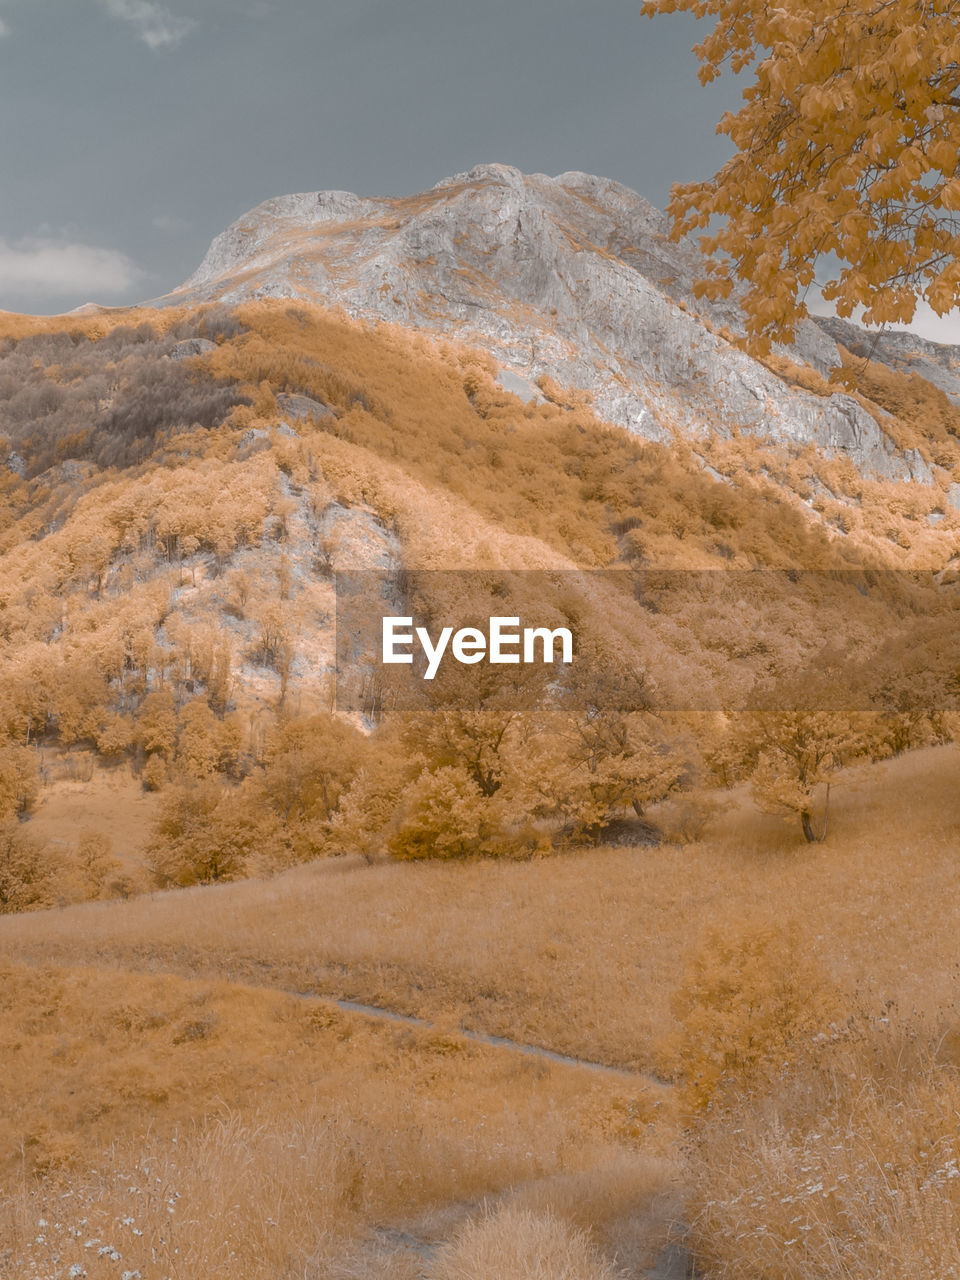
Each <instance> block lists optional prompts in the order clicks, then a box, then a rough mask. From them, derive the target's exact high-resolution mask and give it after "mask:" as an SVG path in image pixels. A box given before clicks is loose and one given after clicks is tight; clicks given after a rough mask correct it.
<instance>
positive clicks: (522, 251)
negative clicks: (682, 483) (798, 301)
mask: <svg viewBox="0 0 960 1280" xmlns="http://www.w3.org/2000/svg"><path fill="white" fill-rule="evenodd" d="M702 267H703V258H702V256H701V255H700V253H699V250H698V249H697V248H696V247H695V246H694V245H693V244H692V243H691V242H690V241H689V240H686V241H681V242H676V241H672V240H671V239H670V235H669V225H668V222H667V219H666V217H665V215H664V214H662V213H661V212H660V211H659V210H657V209H655V208H654V206H653V205H651V204H650V203H649V202H648V201H646V200H645V199H644V198H643V197H642V196H640V195H638V194H637V193H636V192H633V191H630V189H629V188H627V187H625V186H623V185H622V184H620V183H617V182H614V181H611V180H609V179H605V178H598V177H595V176H593V175H589V174H584V173H580V172H577V171H570V172H567V173H564V174H560V175H559V176H557V177H555V178H550V177H547V176H546V175H543V174H532V175H524V174H522V173H520V171H519V170H517V169H514V168H512V167H510V166H506V165H496V164H493V165H490V164H487V165H479V166H476V167H475V168H473V169H471V170H468V171H467V172H465V173H461V174H456V175H453V176H452V177H450V178H445V179H443V180H442V181H440V182H439V183H437V184H436V185H435V186H434V187H432V188H431V189H430V190H429V191H426V192H422V193H419V194H417V195H413V196H407V197H399V198H393V197H380V198H376V199H367V198H363V197H360V196H356V195H354V194H352V193H350V192H343V191H325V192H324V191H321V192H303V193H298V194H295V195H289V196H281V197H276V198H274V199H272V200H268V201H265V202H264V203H262V204H260V205H258V206H257V207H256V208H255V209H253V210H251V211H250V212H249V213H247V214H245V215H243V217H241V218H240V219H238V220H237V221H236V222H234V223H233V224H232V225H231V226H230V227H228V228H227V229H226V230H225V231H224V232H222V233H221V234H220V235H219V236H217V237H216V238H215V239H214V241H213V242H212V244H211V247H210V249H209V250H208V252H207V254H206V256H205V258H204V260H203V262H202V263H201V264H200V266H199V267H198V268H197V270H196V271H195V272H194V273H193V275H192V276H191V277H190V278H189V279H188V280H187V281H186V282H185V284H184V285H183V286H181V287H180V288H179V289H177V290H175V291H174V292H173V293H171V294H169V295H166V296H165V297H164V298H163V299H159V300H156V301H157V302H161V303H166V304H170V303H178V304H182V303H203V302H212V301H222V302H224V303H226V304H229V305H233V304H236V303H238V302H242V301H248V300H255V299H263V298H283V297H289V298H290V299H291V300H302V301H309V302H312V303H318V304H320V305H323V306H328V307H335V308H336V307H339V308H342V309H343V310H344V311H346V312H347V313H348V314H349V315H351V316H353V317H355V318H358V319H363V320H367V321H371V322H388V323H396V324H400V325H403V326H405V327H410V328H415V329H425V330H428V331H430V332H433V333H435V334H437V335H440V336H445V337H455V338H457V339H460V340H462V341H464V342H467V343H470V344H472V345H477V346H481V347H483V348H485V349H486V350H487V351H489V352H490V353H491V354H492V355H493V356H494V357H495V358H496V359H497V360H498V362H499V363H500V364H501V365H502V367H503V369H504V370H506V371H507V372H508V373H511V374H513V375H516V376H517V377H519V378H522V379H523V380H524V381H525V382H526V383H529V384H533V383H536V382H537V381H539V380H540V379H542V378H544V377H547V378H550V379H553V380H554V381H556V382H558V383H560V384H561V385H562V386H566V387H574V388H580V389H582V390H585V391H587V392H589V393H590V396H591V398H592V402H593V405H594V408H595V410H596V412H597V413H598V414H599V416H600V417H602V418H604V419H605V420H607V421H609V422H612V423H615V424H617V425H619V426H622V427H626V428H627V429H628V430H630V431H631V432H634V433H635V434H638V435H641V436H644V437H645V438H648V439H651V440H660V441H665V440H669V439H671V438H672V437H673V436H674V435H675V434H676V433H677V432H679V433H681V434H682V435H684V436H686V437H690V438H693V439H696V438H697V437H702V436H704V435H710V434H719V435H721V436H729V435H732V434H738V433H741V432H742V433H746V434H752V435H756V436H760V437H766V438H769V439H771V440H774V441H778V442H780V443H783V444H785V445H787V446H788V447H793V448H798V449H799V448H803V447H804V446H806V445H809V444H813V445H815V446H816V447H817V448H818V449H820V450H822V451H824V452H825V453H827V454H828V455H835V456H847V457H850V458H851V460H852V461H853V462H854V464H855V465H856V466H857V468H858V469H860V470H862V471H864V472H866V473H867V474H872V475H876V476H879V477H883V478H886V479H902V480H911V479H912V480H919V481H920V482H922V483H929V482H930V481H931V479H932V478H933V472H932V470H931V467H930V464H929V461H927V460H925V459H923V458H922V457H921V456H920V455H919V454H918V453H917V452H916V451H915V450H909V449H907V450H902V449H898V448H897V446H896V444H895V443H894V440H893V438H892V437H891V435H890V434H889V433H888V432H887V431H886V430H885V429H884V425H883V421H882V418H880V419H879V420H878V417H877V416H876V415H875V414H873V413H871V412H869V411H868V410H867V409H865V408H864V406H863V405H862V404H860V403H859V402H858V400H857V399H856V398H855V397H853V396H851V395H848V394H846V392H845V391H843V390H839V389H832V388H831V389H828V394H822V393H821V394H814V393H812V392H811V391H810V390H808V389H805V388H803V387H798V386H796V385H789V384H788V383H787V382H785V380H784V379H783V378H782V377H781V376H779V375H778V374H777V373H776V372H774V371H773V370H772V369H770V368H769V367H767V366H765V365H764V364H762V363H760V362H758V361H757V360H755V359H754V358H753V357H752V356H751V355H749V354H747V352H746V351H744V350H742V349H741V348H740V346H739V345H738V342H740V341H742V338H743V327H742V321H741V317H740V313H739V309H738V307H737V304H736V299H735V298H733V299H730V300H726V301H720V302H710V301H707V300H704V299H698V298H696V296H695V293H694V282H695V280H696V279H697V277H698V275H700V274H702ZM855 332H858V333H862V331H857V330H855ZM836 343H837V334H835V333H834V332H833V331H832V330H831V329H830V328H829V326H826V325H821V324H819V323H815V322H814V321H812V320H811V321H807V322H804V324H802V325H801V326H800V329H799V330H798V334H797V338H796V341H795V343H794V344H793V346H792V347H789V348H779V349H778V350H777V354H778V355H779V356H780V358H781V359H787V360H788V361H790V362H791V363H793V364H797V365H799V366H801V367H808V368H809V369H811V370H812V371H813V372H814V373H815V374H819V375H820V376H821V377H823V376H824V375H826V374H827V373H828V372H829V370H830V368H831V367H833V366H835V365H837V363H838V354H837V346H836ZM942 374H943V370H941V375H942ZM946 378H947V382H948V384H949V386H952V387H954V389H955V391H956V392H958V393H960V379H951V377H950V374H949V371H947V373H946ZM940 382H941V383H942V382H943V376H941V378H940Z"/></svg>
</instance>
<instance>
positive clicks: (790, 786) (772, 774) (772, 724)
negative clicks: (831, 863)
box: [740, 711, 866, 844]
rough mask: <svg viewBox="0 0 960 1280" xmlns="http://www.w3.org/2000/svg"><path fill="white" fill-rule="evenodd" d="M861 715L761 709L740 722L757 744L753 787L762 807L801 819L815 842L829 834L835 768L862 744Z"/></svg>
mask: <svg viewBox="0 0 960 1280" xmlns="http://www.w3.org/2000/svg"><path fill="white" fill-rule="evenodd" d="M862 718H863V717H857V716H853V715H851V714H850V713H846V712H839V711H777V712H761V713H758V714H754V715H751V716H749V717H747V718H746V721H745V722H744V723H742V724H741V726H740V733H741V734H743V735H745V737H746V738H747V740H748V742H749V744H750V746H751V748H752V753H753V771H752V774H751V777H750V788H751V791H752V792H753V797H754V799H755V800H756V802H757V804H758V806H759V807H760V808H761V809H763V810H764V812H766V813H778V814H781V815H783V816H784V817H787V818H790V819H791V820H792V819H799V821H800V827H801V829H802V831H803V837H804V839H805V840H806V841H807V842H808V843H810V844H813V843H815V842H818V841H822V840H824V839H825V838H826V833H827V816H828V812H829V810H828V807H827V806H828V805H829V796H830V785H831V781H832V779H833V777H834V775H835V773H836V772H837V770H838V769H839V768H840V767H841V766H842V765H843V764H844V762H845V761H846V760H848V759H850V758H852V757H853V756H856V755H857V754H859V752H860V751H861V750H862V749H863V746H864V743H865V741H866V740H865V737H864V732H863V726H862V724H861V723H860V721H861V720H862ZM821 788H823V789H824V794H825V807H824V814H823V819H822V825H821V829H820V832H819V834H818V833H817V830H816V827H815V822H814V809H815V805H816V799H817V792H818V790H819V789H821Z"/></svg>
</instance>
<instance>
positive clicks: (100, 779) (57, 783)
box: [30, 749, 158, 870]
mask: <svg viewBox="0 0 960 1280" xmlns="http://www.w3.org/2000/svg"><path fill="white" fill-rule="evenodd" d="M54 754H55V753H54V752H52V751H50V750H49V749H47V750H46V751H45V752H44V756H45V757H47V759H46V760H45V765H46V768H47V770H48V772H49V774H50V782H49V785H47V786H45V787H44V788H43V790H42V792H41V799H40V803H39V805H38V806H37V808H36V809H35V810H34V812H33V813H32V814H31V815H30V831H31V834H33V835H34V836H36V837H37V838H38V839H39V840H41V841H44V842H48V843H50V844H51V845H53V846H54V847H55V848H69V847H71V846H74V845H75V844H76V843H77V838H78V835H79V833H80V832H82V831H96V832H102V833H104V834H107V835H109V837H110V839H111V841H112V844H113V857H115V858H116V859H117V860H118V861H119V862H120V863H122V864H123V865H124V866H125V867H127V868H129V869H131V870H132V869H133V868H135V867H138V866H141V865H142V863H143V851H144V848H145V847H146V844H147V841H148V839H149V836H150V827H151V826H152V824H153V822H154V819H155V817H156V810H157V799H158V798H157V796H156V794H155V793H151V792H149V791H144V789H143V785H142V783H141V782H140V780H139V779H138V778H135V777H134V775H133V772H132V770H131V769H130V768H129V766H128V765H126V764H124V765H120V766H108V767H104V766H103V765H102V764H100V763H99V762H98V761H97V760H96V757H95V756H94V755H93V753H92V752H89V753H84V752H73V753H71V752H62V753H56V755H57V758H54V759H51V758H50V757H51V756H54Z"/></svg>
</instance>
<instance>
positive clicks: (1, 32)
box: [0, 18, 10, 39]
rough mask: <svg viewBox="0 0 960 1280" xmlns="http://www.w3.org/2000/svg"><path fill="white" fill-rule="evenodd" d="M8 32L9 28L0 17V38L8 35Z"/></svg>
mask: <svg viewBox="0 0 960 1280" xmlns="http://www.w3.org/2000/svg"><path fill="white" fill-rule="evenodd" d="M9 34H10V28H9V27H8V26H7V24H6V23H5V22H4V20H3V19H2V18H0V39H2V37H3V36H8V35H9Z"/></svg>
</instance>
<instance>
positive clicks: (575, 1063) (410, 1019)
mask: <svg viewBox="0 0 960 1280" xmlns="http://www.w3.org/2000/svg"><path fill="white" fill-rule="evenodd" d="M289 994H290V995H295V996H298V997H299V998H300V999H302V1000H321V1001H323V1002H324V1003H326V1004H332V1005H335V1006H336V1007H337V1008H338V1009H342V1010H344V1011H345V1012H347V1013H361V1014H365V1015H366V1016H367V1017H368V1018H378V1019H380V1020H381V1021H385V1022H395V1023H400V1024H402V1025H404V1026H408V1027H419V1028H420V1029H421V1030H424V1031H431V1030H433V1029H434V1028H436V1026H437V1024H436V1023H434V1022H430V1021H428V1020H427V1019H426V1018H415V1017H414V1016H413V1015H412V1014H408V1013H397V1012H396V1011H395V1010H393V1009H384V1008H383V1007H382V1006H380V1005H375V1004H361V1003H360V1002H359V1001H358V1000H338V999H336V998H335V997H333V996H323V995H319V994H317V993H316V992H312V991H291V992H289ZM456 1034H457V1035H459V1036H463V1038H464V1040H472V1041H473V1042H474V1043H475V1044H485V1045H492V1046H493V1047H494V1048H495V1049H507V1050H509V1051H510V1052H512V1053H522V1054H525V1055H527V1056H528V1057H531V1058H545V1059H546V1060H547V1061H548V1062H556V1063H559V1064H560V1065H561V1066H564V1067H582V1068H583V1069H584V1070H585V1071H598V1072H602V1073H603V1074H604V1075H611V1076H620V1077H621V1078H623V1079H629V1080H646V1081H649V1083H651V1084H655V1085H658V1086H660V1087H661V1088H665V1089H668V1088H670V1087H671V1084H672V1082H671V1081H670V1080H667V1079H665V1078H664V1077H663V1076H658V1075H657V1074H656V1073H655V1072H652V1071H631V1070H630V1069H629V1068H628V1067H612V1066H610V1065H609V1063H606V1062H592V1061H590V1059H588V1058H575V1057H572V1056H571V1055H570V1054H567V1053H558V1052H557V1051H556V1050H555V1049H544V1048H542V1047H541V1046H540V1045H536V1044H524V1043H523V1042H522V1041H519V1040H511V1039H510V1038H509V1037H507V1036H495V1035H490V1034H489V1033H488V1032H485V1031H469V1030H467V1029H466V1028H465V1027H457V1028H456Z"/></svg>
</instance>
